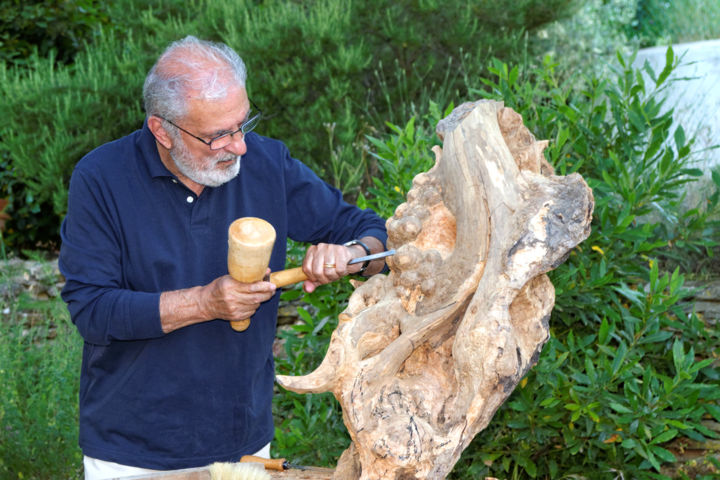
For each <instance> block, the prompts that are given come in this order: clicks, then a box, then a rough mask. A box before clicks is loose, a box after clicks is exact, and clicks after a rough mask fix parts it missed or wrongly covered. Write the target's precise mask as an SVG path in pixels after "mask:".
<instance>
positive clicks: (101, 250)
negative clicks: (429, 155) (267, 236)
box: [59, 37, 387, 478]
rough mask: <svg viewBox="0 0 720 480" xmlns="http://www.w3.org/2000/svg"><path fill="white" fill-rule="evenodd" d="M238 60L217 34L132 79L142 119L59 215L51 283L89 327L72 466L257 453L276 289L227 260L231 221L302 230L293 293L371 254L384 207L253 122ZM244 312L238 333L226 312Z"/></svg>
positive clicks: (184, 464)
mask: <svg viewBox="0 0 720 480" xmlns="http://www.w3.org/2000/svg"><path fill="white" fill-rule="evenodd" d="M245 76H246V73H245V67H244V65H243V62H242V60H241V59H240V57H238V55H237V54H236V53H235V52H234V51H232V50H231V49H230V48H229V47H227V46H225V45H222V44H212V43H209V42H204V41H201V40H198V39H196V38H194V37H187V38H185V39H183V40H180V41H178V42H175V43H173V44H172V45H170V46H169V47H168V49H167V50H166V51H165V52H164V53H163V54H162V56H161V57H160V58H159V60H158V61H157V63H156V64H155V66H154V67H153V68H152V70H151V71H150V72H149V74H148V76H147V78H146V81H145V86H144V100H145V110H146V115H147V117H146V121H145V123H144V125H143V127H142V129H141V130H138V131H136V132H134V133H132V134H130V135H129V136H127V137H124V138H121V139H119V140H116V141H114V142H111V143H109V144H106V145H103V146H101V147H99V148H97V149H95V150H94V151H92V152H91V153H89V154H88V155H87V156H86V157H85V158H83V159H82V160H81V161H80V162H79V163H78V165H77V166H76V168H75V171H74V172H73V176H72V179H71V182H70V191H69V200H68V214H67V217H66V219H65V221H64V222H63V226H62V249H61V252H60V262H59V263H60V268H61V271H62V273H63V274H64V275H65V278H66V286H65V288H64V289H63V299H64V300H65V301H66V302H67V305H68V309H69V311H70V314H71V317H72V320H73V322H74V323H75V325H76V326H77V328H78V331H79V332H80V334H81V335H82V337H83V339H84V341H85V343H84V350H83V362H82V372H81V382H80V439H79V442H80V446H81V448H82V449H83V454H84V456H85V457H84V465H85V471H86V478H107V477H121V476H124V475H125V476H127V475H137V474H140V473H145V472H148V471H156V470H161V471H167V470H173V469H182V468H190V467H197V466H203V465H207V464H210V463H212V462H216V461H237V460H238V459H239V458H240V457H241V456H242V455H245V454H257V453H260V454H262V455H266V456H267V455H268V453H269V443H270V441H271V439H272V436H273V421H272V415H271V398H272V391H273V379H274V365H273V358H272V343H273V339H274V337H275V321H276V313H277V307H278V300H279V292H278V291H276V289H275V286H274V285H273V284H272V283H269V282H265V281H260V282H256V283H252V284H244V283H240V282H237V281H235V280H234V279H232V278H231V277H230V276H228V275H227V229H228V226H229V225H230V223H231V222H232V221H233V220H235V219H237V218H240V217H248V216H252V217H260V218H263V219H265V220H267V221H268V222H270V223H271V224H272V225H273V226H274V227H275V230H276V232H277V240H276V242H275V245H274V248H273V253H272V257H271V260H270V269H271V270H273V271H276V270H281V269H283V268H284V265H285V257H286V251H285V249H286V241H285V240H286V238H288V237H290V238H293V239H295V240H298V241H302V242H309V243H312V244H313V245H312V246H310V247H309V248H308V250H307V254H306V256H305V259H304V261H303V270H304V272H305V274H306V275H307V276H308V280H307V281H306V282H305V284H304V288H305V290H306V291H312V290H314V289H315V288H316V287H317V286H318V285H321V284H325V283H328V282H332V281H334V280H337V279H338V278H340V277H342V276H344V275H347V274H353V273H360V269H361V268H362V267H363V266H364V267H366V269H365V270H364V272H363V273H364V274H365V275H372V274H374V273H377V272H380V271H381V269H382V268H383V267H384V262H383V261H382V260H380V261H377V260H376V261H373V262H371V263H369V264H366V265H359V264H354V265H348V264H347V262H348V261H349V260H350V259H352V258H354V257H358V256H362V255H366V254H367V253H370V252H372V253H375V252H378V251H381V250H383V249H384V242H385V240H386V238H387V237H386V232H385V227H384V221H383V220H382V219H381V218H379V217H378V216H377V215H376V214H375V213H373V212H371V211H369V210H366V211H363V210H360V209H358V208H357V207H354V206H351V205H349V204H347V203H345V202H344V201H343V200H342V196H341V194H340V192H339V191H337V190H335V189H333V188H331V187H330V186H329V185H327V184H326V183H324V182H322V181H321V180H319V179H318V178H317V176H315V175H314V174H313V173H312V172H311V171H310V170H309V169H308V168H307V167H306V166H304V165H303V164H302V163H300V162H299V161H297V160H295V159H293V158H291V157H290V155H289V153H288V151H287V149H286V148H285V146H284V145H283V144H282V143H280V142H278V141H276V140H272V139H269V138H266V137H262V136H260V135H257V134H256V133H254V132H253V133H251V132H250V131H251V130H252V129H253V128H254V127H255V125H256V124H257V122H258V120H259V119H260V115H261V113H260V111H259V110H258V109H257V107H254V106H253V104H252V102H251V101H250V100H249V98H248V96H247V92H246V90H245ZM250 317H252V322H251V323H250V327H249V328H248V329H247V330H245V331H243V332H236V331H234V330H233V329H232V328H231V327H230V324H229V321H236V320H243V319H247V318H250Z"/></svg>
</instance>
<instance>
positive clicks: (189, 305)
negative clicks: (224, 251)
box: [160, 275, 277, 333]
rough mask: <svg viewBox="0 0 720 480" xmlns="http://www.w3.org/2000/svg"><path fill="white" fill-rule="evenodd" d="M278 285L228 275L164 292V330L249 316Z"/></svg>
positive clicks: (161, 298) (235, 319)
mask: <svg viewBox="0 0 720 480" xmlns="http://www.w3.org/2000/svg"><path fill="white" fill-rule="evenodd" d="M276 288H277V287H275V285H274V284H273V283H270V282H265V281H260V282H255V283H242V282H238V281H237V280H234V279H233V278H232V277H231V276H230V275H224V276H222V277H219V278H216V279H215V280H213V281H212V282H210V283H209V284H207V285H205V286H202V287H192V288H186V289H182V290H174V291H171V292H163V293H162V294H161V295H160V321H161V323H162V329H163V332H165V333H170V332H172V331H173V330H177V329H178V328H182V327H186V326H188V325H193V324H195V323H202V322H206V321H209V320H214V319H218V318H219V319H223V320H228V321H237V320H245V319H247V318H250V317H251V316H252V315H253V314H254V313H255V311H256V310H257V309H258V307H260V304H261V303H263V302H265V301H267V300H269V299H270V298H271V297H272V296H273V295H274V294H275V290H276Z"/></svg>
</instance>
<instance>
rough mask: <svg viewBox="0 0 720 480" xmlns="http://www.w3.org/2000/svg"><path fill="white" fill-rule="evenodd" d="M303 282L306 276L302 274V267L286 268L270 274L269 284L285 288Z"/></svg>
mask: <svg viewBox="0 0 720 480" xmlns="http://www.w3.org/2000/svg"><path fill="white" fill-rule="evenodd" d="M305 280H307V275H305V272H303V269H302V267H296V268H288V269H287V270H280V271H279V272H273V273H271V274H270V282H272V283H274V284H275V286H276V287H285V286H287V285H292V284H293V283H298V282H304V281H305Z"/></svg>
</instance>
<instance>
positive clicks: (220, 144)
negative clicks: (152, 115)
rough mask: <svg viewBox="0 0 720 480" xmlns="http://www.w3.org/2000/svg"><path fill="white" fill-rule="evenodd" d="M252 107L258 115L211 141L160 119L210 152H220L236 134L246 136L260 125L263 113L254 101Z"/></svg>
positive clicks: (251, 103) (251, 102)
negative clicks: (201, 144) (208, 148)
mask: <svg viewBox="0 0 720 480" xmlns="http://www.w3.org/2000/svg"><path fill="white" fill-rule="evenodd" d="M248 100H249V99H248ZM250 105H251V106H252V107H253V108H254V109H255V110H257V113H256V114H255V115H253V116H252V117H250V118H248V119H247V120H245V121H244V122H243V123H242V125H240V128H238V129H237V130H235V131H234V132H227V133H221V134H220V135H218V136H217V137H213V138H211V139H210V141H207V140H204V139H202V138H200V137H198V136H197V135H193V134H192V133H190V132H188V131H187V130H185V129H184V128H182V127H181V126H180V125H176V124H175V123H173V122H171V121H170V120H168V119H167V118H163V117H160V118H162V119H163V120H165V121H166V122H168V123H169V124H170V125H172V126H174V127H175V128H178V129H180V130H182V131H183V132H185V133H187V134H188V135H190V136H191V137H193V138H194V139H196V140H200V141H201V142H202V143H204V144H205V145H207V146H208V147H210V150H220V149H221V148H225V147H227V146H228V145H230V143H232V141H233V138H234V136H235V134H237V133H242V134H243V136H245V134H246V133H249V132H252V131H253V129H255V127H257V124H258V123H260V119H261V118H262V111H261V110H260V109H259V108H258V107H257V105H255V103H253V101H252V100H250ZM251 111H252V110H251ZM158 116H159V115H158Z"/></svg>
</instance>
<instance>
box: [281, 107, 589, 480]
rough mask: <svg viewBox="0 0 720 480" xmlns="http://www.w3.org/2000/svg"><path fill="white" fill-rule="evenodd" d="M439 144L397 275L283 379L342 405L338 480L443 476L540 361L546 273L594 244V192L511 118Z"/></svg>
mask: <svg viewBox="0 0 720 480" xmlns="http://www.w3.org/2000/svg"><path fill="white" fill-rule="evenodd" d="M437 132H438V134H439V136H440V138H441V139H443V148H442V149H441V148H440V147H435V148H434V149H433V150H434V152H435V156H436V162H435V165H434V167H433V168H431V169H430V170H429V171H428V172H425V173H421V174H419V175H417V176H416V177H415V179H414V180H413V187H412V189H411V190H410V191H409V192H408V195H407V202H406V203H403V204H402V205H400V206H399V207H398V208H397V209H396V211H395V214H394V216H393V217H392V218H390V219H389V220H388V222H387V228H388V235H389V239H388V247H389V248H395V249H396V250H397V253H396V255H395V256H394V257H391V259H390V260H389V262H388V264H389V266H390V274H389V275H387V276H385V275H376V276H374V277H372V278H370V279H369V280H368V281H366V282H364V283H362V284H358V285H357V286H356V287H357V288H356V290H355V291H354V292H353V294H352V295H351V297H350V300H349V303H348V306H347V309H346V310H345V311H344V312H343V313H342V314H340V316H339V322H338V326H337V328H336V330H335V332H334V333H333V335H332V338H331V341H330V345H329V348H328V352H327V354H326V356H325V359H324V360H323V362H322V364H321V365H320V366H319V367H318V368H317V370H315V371H314V372H312V373H310V374H309V375H306V376H300V377H291V376H282V375H280V376H278V378H277V380H278V383H280V385H282V386H283V387H285V388H286V389H289V390H292V391H295V392H305V393H320V392H326V391H331V392H333V394H334V395H335V397H336V398H337V399H338V401H339V402H340V404H341V406H342V409H343V420H344V422H345V425H346V427H347V428H348V431H349V433H350V437H351V439H352V444H351V446H350V447H349V448H348V450H346V451H345V452H344V454H343V455H342V457H341V458H340V460H339V461H338V465H337V468H336V471H335V474H334V476H333V478H335V479H343V480H347V479H361V480H380V479H388V480H390V479H397V480H399V479H440V478H445V477H446V476H447V474H448V473H449V472H450V471H451V470H452V468H453V466H454V465H455V463H456V462H457V460H458V459H459V458H460V455H461V454H462V451H463V450H464V449H465V448H466V447H467V446H468V444H470V442H471V441H472V439H473V437H474V436H475V435H476V434H477V433H478V432H480V431H481V430H482V429H484V428H485V427H486V426H487V425H488V423H489V422H490V420H491V419H492V417H493V415H494V414H495V412H496V411H497V409H498V408H499V407H500V405H502V403H503V402H504V401H505V400H506V399H507V397H508V396H509V395H510V393H511V392H512V391H513V389H514V388H515V386H516V385H517V384H518V383H519V382H520V380H521V379H522V377H523V376H524V375H525V374H526V373H527V371H528V370H529V369H530V368H531V367H532V366H533V365H534V364H535V363H536V362H537V360H538V357H539V355H540V351H541V349H542V346H543V345H544V343H545V342H546V341H547V339H548V336H549V329H548V320H549V318H550V312H551V310H552V308H553V305H554V302H555V293H554V288H553V286H552V284H551V282H550V280H549V279H548V277H547V275H545V273H546V272H548V271H550V270H552V269H554V268H556V267H557V266H558V265H560V264H561V263H562V262H563V261H564V260H565V259H566V258H567V256H568V255H569V253H570V250H571V249H572V248H574V247H575V246H576V245H577V244H578V243H580V242H582V241H583V240H584V239H585V238H587V236H588V235H589V233H590V222H591V218H592V211H593V206H594V203H593V196H592V192H591V190H590V188H588V186H587V184H586V183H585V182H584V181H583V179H582V178H581V177H580V176H579V175H577V174H572V175H568V176H555V175H554V174H553V170H552V167H551V166H550V165H549V164H548V163H547V162H546V161H545V159H544V156H543V154H542V151H543V149H544V148H545V147H546V146H547V142H546V141H536V140H535V138H534V136H533V135H532V134H531V133H530V132H529V131H528V130H527V128H525V126H524V125H523V123H522V117H521V116H520V115H519V114H517V113H516V112H514V111H513V110H512V109H509V108H505V107H504V106H503V104H502V103H499V102H494V101H478V102H474V103H467V104H463V105H461V106H459V107H458V108H456V109H455V110H454V111H453V112H452V114H451V115H449V116H448V117H447V118H445V119H443V120H441V121H440V122H439V124H438V126H437Z"/></svg>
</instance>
